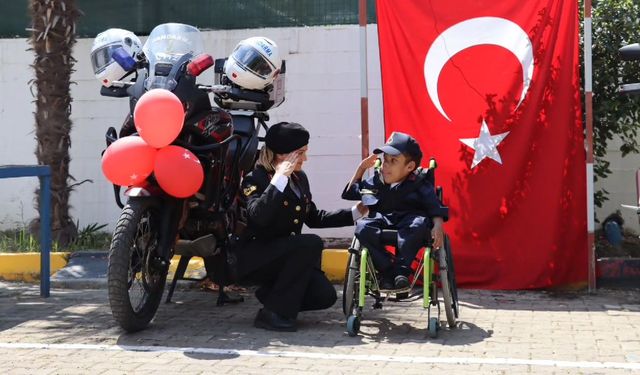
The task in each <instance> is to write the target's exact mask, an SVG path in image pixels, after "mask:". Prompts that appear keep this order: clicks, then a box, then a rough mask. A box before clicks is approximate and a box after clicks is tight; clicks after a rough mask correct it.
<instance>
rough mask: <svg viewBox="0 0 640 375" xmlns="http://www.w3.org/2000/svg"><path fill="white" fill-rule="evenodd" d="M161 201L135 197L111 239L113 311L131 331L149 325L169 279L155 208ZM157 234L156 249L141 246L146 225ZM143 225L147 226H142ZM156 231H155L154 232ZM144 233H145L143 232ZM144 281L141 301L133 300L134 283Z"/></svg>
mask: <svg viewBox="0 0 640 375" xmlns="http://www.w3.org/2000/svg"><path fill="white" fill-rule="evenodd" d="M156 205H157V203H156V202H154V201H153V200H152V199H149V198H146V199H145V198H141V199H136V198H131V199H129V201H128V202H127V204H126V205H125V207H124V208H123V209H122V213H121V214H120V218H119V219H118V222H117V223H116V228H115V231H114V234H113V238H112V240H111V246H110V249H109V266H108V269H107V285H108V293H109V304H110V306H111V312H112V314H113V317H114V318H115V320H116V321H117V322H118V324H119V325H120V326H121V327H122V328H123V329H124V330H125V331H127V332H136V331H140V330H142V329H144V328H146V327H147V326H148V325H149V323H150V322H151V320H152V319H153V317H154V316H155V314H156V311H157V310H158V306H159V305H160V301H161V300H162V293H163V291H164V285H165V282H166V279H167V272H168V267H166V266H162V265H158V264H157V257H155V254H157V253H158V249H157V244H158V237H157V236H158V228H157V225H155V224H154V219H157V218H154V216H153V212H154V207H155V206H156ZM145 227H146V228H148V229H149V231H150V234H149V236H148V237H149V242H152V241H153V236H154V235H155V241H156V249H153V248H152V247H151V246H149V244H148V243H147V244H144V245H143V246H141V242H142V241H143V240H144V238H143V237H144V228H145ZM141 228H143V229H141ZM154 232H155V233H154ZM141 233H142V234H141ZM137 283H140V284H142V288H141V289H142V293H141V294H142V298H141V301H140V303H133V302H132V295H131V294H132V289H133V285H134V284H136V285H137Z"/></svg>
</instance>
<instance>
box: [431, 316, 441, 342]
mask: <svg viewBox="0 0 640 375" xmlns="http://www.w3.org/2000/svg"><path fill="white" fill-rule="evenodd" d="M439 329H440V323H439V322H438V318H430V319H429V327H428V331H429V337H431V338H432V339H435V338H436V337H438V330H439Z"/></svg>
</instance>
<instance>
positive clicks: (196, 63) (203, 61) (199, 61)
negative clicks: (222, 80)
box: [187, 53, 213, 77]
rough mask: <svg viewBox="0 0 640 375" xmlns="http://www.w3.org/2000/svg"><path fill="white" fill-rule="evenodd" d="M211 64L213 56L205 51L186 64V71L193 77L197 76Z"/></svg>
mask: <svg viewBox="0 0 640 375" xmlns="http://www.w3.org/2000/svg"><path fill="white" fill-rule="evenodd" d="M212 66H213V57H211V55H208V54H206V53H203V54H201V55H198V56H196V57H195V58H194V59H193V60H191V62H190V63H189V64H187V73H189V74H190V75H191V76H193V77H197V76H199V75H200V74H201V73H202V72H204V71H205V70H207V69H209V68H211V67H212Z"/></svg>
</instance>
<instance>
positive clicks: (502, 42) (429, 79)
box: [424, 17, 534, 121]
mask: <svg viewBox="0 0 640 375" xmlns="http://www.w3.org/2000/svg"><path fill="white" fill-rule="evenodd" d="M483 44H489V45H496V46H499V47H503V48H505V49H507V50H509V51H511V53H513V54H514V55H515V56H516V57H517V58H518V61H520V64H521V65H522V81H523V84H522V93H521V95H520V100H519V101H518V105H517V106H516V108H517V107H518V106H520V103H522V101H523V100H524V98H525V96H526V95H527V91H528V90H529V85H530V83H531V77H532V76H533V68H534V67H533V47H532V44H531V40H530V39H529V36H528V35H527V33H526V32H525V31H524V30H523V29H522V28H521V27H520V26H518V25H517V24H516V23H514V22H512V21H509V20H507V19H505V18H499V17H478V18H470V19H468V20H465V21H462V22H460V23H457V24H455V25H453V26H451V27H449V28H448V29H446V30H445V31H443V32H442V33H441V34H440V35H438V37H437V38H436V39H435V40H434V41H433V44H432V45H431V47H430V48H429V51H428V52H427V55H426V57H425V59H424V78H425V81H426V84H427V92H428V93H429V97H430V98H431V100H432V101H433V104H434V105H435V106H436V108H437V109H438V111H439V112H440V114H442V116H443V117H444V118H446V119H447V120H449V121H451V119H450V118H449V116H448V115H447V113H446V112H445V110H444V109H443V108H442V104H441V103H440V98H439V95H438V79H439V78H440V73H441V72H442V68H444V66H445V64H446V63H447V62H448V61H449V60H450V59H451V58H452V57H453V56H454V55H456V54H457V53H458V52H460V51H463V50H465V49H467V48H470V47H474V46H478V45H483Z"/></svg>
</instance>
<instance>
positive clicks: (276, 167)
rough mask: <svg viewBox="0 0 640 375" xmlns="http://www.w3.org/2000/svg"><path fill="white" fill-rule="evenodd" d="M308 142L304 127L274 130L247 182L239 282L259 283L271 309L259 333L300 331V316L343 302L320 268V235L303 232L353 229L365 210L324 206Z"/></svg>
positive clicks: (261, 315) (259, 320)
mask: <svg viewBox="0 0 640 375" xmlns="http://www.w3.org/2000/svg"><path fill="white" fill-rule="evenodd" d="M308 142H309V132H308V131H307V130H306V129H305V128H304V127H302V125H300V124H296V123H278V124H275V125H273V126H271V127H270V128H269V130H268V131H267V134H266V136H265V146H264V147H263V148H262V150H261V151H260V155H259V158H258V161H257V162H256V166H255V168H254V170H253V171H252V172H250V173H249V174H247V175H246V176H245V177H244V179H243V183H242V188H243V192H244V195H245V198H246V200H247V215H248V227H247V230H246V232H245V235H244V236H243V237H244V244H243V245H242V246H241V247H240V248H239V249H238V251H237V257H238V276H239V278H240V279H241V280H243V281H250V282H252V283H256V284H258V285H259V288H258V289H257V291H256V297H257V298H258V300H259V301H260V302H261V303H262V304H263V305H264V307H263V308H262V309H260V310H259V311H258V314H257V315H256V318H255V321H254V325H255V326H256V327H258V328H264V329H269V330H275V331H295V330H296V317H297V315H298V312H300V311H306V310H321V309H326V308H329V307H331V306H332V305H333V304H334V303H335V301H336V292H335V289H334V287H333V285H331V283H330V282H329V280H328V279H327V278H326V276H325V275H324V273H323V272H322V270H321V269H320V261H321V256H322V250H323V247H324V244H323V242H322V240H321V238H320V237H319V236H317V235H315V234H301V231H302V225H303V224H306V225H307V226H308V227H310V228H328V227H341V226H349V225H353V223H354V220H355V219H357V218H359V217H361V216H362V213H361V212H360V210H361V209H364V208H363V206H361V205H358V206H354V207H353V208H352V209H351V210H349V209H341V210H336V211H324V210H320V209H318V208H317V207H316V205H315V204H314V203H313V200H312V197H311V190H310V188H309V180H308V179H307V176H306V174H305V173H304V172H303V171H302V165H303V163H304V162H305V161H306V160H307V156H306V153H307V148H308V146H307V144H308Z"/></svg>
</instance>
